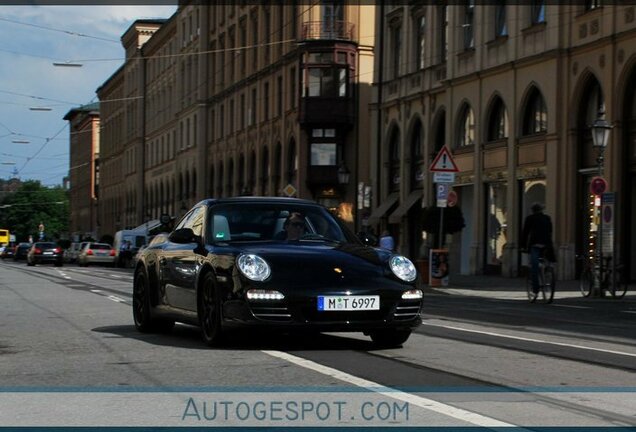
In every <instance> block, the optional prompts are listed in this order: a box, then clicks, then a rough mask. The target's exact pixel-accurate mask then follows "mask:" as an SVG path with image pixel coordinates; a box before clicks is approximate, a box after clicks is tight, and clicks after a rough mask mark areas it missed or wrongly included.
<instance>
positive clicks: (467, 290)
mask: <svg viewBox="0 0 636 432" xmlns="http://www.w3.org/2000/svg"><path fill="white" fill-rule="evenodd" d="M424 290H425V291H428V292H434V293H437V294H448V295H463V296H472V297H490V298H499V299H514V300H521V299H523V300H527V298H528V297H527V293H526V278H525V277H517V278H507V277H503V276H490V275H488V276H487V275H476V276H473V275H471V276H466V275H455V274H451V275H450V278H449V283H448V286H447V287H434V288H433V287H429V286H428V285H425V286H424ZM632 293H633V292H631V291H627V295H626V297H628V296H630V294H632ZM554 298H555V299H564V298H583V297H582V295H581V290H580V288H579V281H578V280H567V281H557V283H556V291H555V294H554Z"/></svg>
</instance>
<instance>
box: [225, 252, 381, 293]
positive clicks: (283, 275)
mask: <svg viewBox="0 0 636 432" xmlns="http://www.w3.org/2000/svg"><path fill="white" fill-rule="evenodd" d="M241 252H242V253H251V254H256V255H258V256H260V257H261V258H263V259H264V260H265V261H267V263H268V264H269V266H270V268H271V271H272V275H271V278H270V280H269V282H271V283H272V284H278V283H285V284H293V285H296V286H310V285H314V284H319V285H324V284H330V285H347V284H363V283H364V282H369V281H371V280H375V281H377V280H378V278H383V277H386V276H392V272H391V271H390V270H389V267H388V264H387V261H388V259H389V257H390V255H391V254H390V253H387V252H385V251H383V250H379V249H374V248H371V247H368V246H361V245H356V244H351V243H342V244H337V243H319V244H306V245H305V244H304V243H303V242H300V243H298V244H277V243H273V244H267V245H264V244H262V243H261V244H246V245H244V246H243V247H241V248H240V249H238V248H237V250H236V254H237V255H238V254H239V253H241Z"/></svg>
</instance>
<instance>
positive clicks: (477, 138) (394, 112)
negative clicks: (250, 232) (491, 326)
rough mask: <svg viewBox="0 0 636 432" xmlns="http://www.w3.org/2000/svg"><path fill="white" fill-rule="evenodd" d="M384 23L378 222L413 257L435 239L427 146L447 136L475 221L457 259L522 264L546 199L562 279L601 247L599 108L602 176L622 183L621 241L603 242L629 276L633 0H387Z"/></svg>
mask: <svg viewBox="0 0 636 432" xmlns="http://www.w3.org/2000/svg"><path fill="white" fill-rule="evenodd" d="M376 28H377V44H376V45H377V49H376V57H375V58H376V67H375V79H374V81H375V83H376V84H375V85H376V91H377V93H376V100H377V101H378V104H377V105H376V106H375V110H374V119H373V122H372V124H373V125H374V135H375V136H376V137H377V139H374V140H372V141H371V142H372V143H373V144H374V147H373V149H372V150H371V161H370V163H371V165H370V169H371V172H372V173H373V174H372V178H374V182H373V184H372V191H373V196H374V200H373V206H372V208H371V209H370V210H371V211H370V218H369V221H370V223H372V224H377V225H378V226H379V227H380V228H388V229H389V230H391V231H392V232H393V234H394V235H395V236H396V237H397V238H398V243H399V245H400V249H401V250H402V252H404V253H407V254H408V255H409V256H411V257H414V258H418V257H420V254H421V252H420V251H423V250H425V249H426V248H425V247H421V246H422V244H424V245H425V246H426V245H427V243H428V244H429V245H434V243H433V241H434V239H432V238H431V235H430V234H429V235H424V234H423V233H422V228H421V221H422V212H423V207H426V206H434V205H435V189H434V185H433V183H432V176H431V173H430V172H429V164H430V163H431V158H432V157H433V156H434V155H435V154H436V153H437V152H438V151H439V150H440V148H441V146H447V147H448V148H449V150H450V151H451V152H452V154H453V157H454V160H455V162H456V163H457V165H458V167H459V170H460V172H459V173H458V174H457V175H456V179H455V183H454V190H455V191H456V193H457V195H458V197H459V200H458V205H459V206H460V208H461V209H462V212H463V215H464V218H465V221H466V227H465V228H464V229H463V230H462V231H461V232H460V233H458V234H455V235H454V236H453V238H452V240H451V241H450V252H451V268H452V269H453V271H455V272H460V273H462V274H480V273H500V274H503V275H505V276H516V275H517V274H518V273H519V272H520V270H521V269H522V268H523V265H524V259H525V258H524V255H523V254H521V253H520V249H521V248H522V245H520V244H519V243H520V232H521V228H522V221H523V219H524V217H525V216H526V215H527V214H528V213H529V208H530V206H531V204H532V203H533V202H535V201H541V202H544V203H545V204H546V206H547V210H546V211H547V213H548V214H550V215H551V216H552V218H553V221H554V226H555V232H554V237H555V244H556V247H557V252H558V259H559V261H558V268H557V271H558V274H559V277H561V278H566V279H569V278H573V277H575V276H577V274H578V271H579V270H580V261H579V260H577V259H576V255H577V254H585V255H588V256H589V255H590V254H593V253H594V251H595V250H596V247H597V246H596V245H597V243H596V240H597V236H596V233H597V227H598V224H597V222H598V221H599V217H598V215H599V204H600V200H599V199H596V198H595V195H593V194H591V191H590V187H589V186H590V182H591V180H592V178H594V177H595V176H598V175H599V167H600V166H599V163H598V162H597V157H598V154H599V152H598V149H596V148H593V146H592V139H591V133H590V125H591V124H592V123H593V122H594V121H595V120H596V119H597V116H598V115H599V114H598V113H599V110H600V109H604V111H605V118H606V119H607V121H609V122H610V123H611V124H612V125H613V129H612V130H611V133H610V137H609V144H608V145H607V148H606V149H605V151H604V161H603V168H604V177H605V178H606V180H607V184H608V185H609V186H608V189H607V191H608V192H614V193H615V195H614V198H615V204H614V207H613V209H614V212H613V213H612V214H611V216H612V217H611V218H610V220H609V221H608V223H606V228H608V230H607V231H605V232H606V234H607V237H608V241H609V239H610V238H613V245H612V243H611V242H608V243H606V245H604V247H605V248H608V249H607V251H608V252H610V251H612V250H613V251H614V252H615V254H616V255H617V259H619V260H621V261H623V262H624V263H625V264H626V265H627V266H628V268H629V273H630V276H631V278H632V279H634V276H636V265H634V264H633V263H634V262H636V234H635V233H634V231H633V230H632V229H631V223H632V221H633V219H634V215H635V212H636V192H635V191H636V188H635V187H634V186H635V184H636V174H635V173H636V170H635V167H636V97H635V88H636V86H635V85H634V83H635V82H636V20H635V6H634V5H628V4H626V5H622V4H618V3H617V4H614V5H604V6H600V5H599V2H582V3H576V2H574V3H568V4H552V3H548V2H545V1H533V2H529V3H527V4H523V5H522V4H519V5H512V4H506V3H505V2H501V3H500V4H497V5H495V4H492V5H476V4H475V2H472V1H470V2H465V3H463V4H455V3H454V4H453V5H444V4H439V3H434V4H423V5H409V4H406V3H404V4H400V3H398V4H395V5H389V4H388V2H387V3H386V4H385V3H379V4H378V5H377V11H376ZM610 198H611V197H610ZM610 210H611V209H610ZM604 214H606V213H604ZM425 237H426V240H423V238H425ZM433 237H434V236H433Z"/></svg>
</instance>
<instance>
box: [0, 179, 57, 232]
mask: <svg viewBox="0 0 636 432" xmlns="http://www.w3.org/2000/svg"><path fill="white" fill-rule="evenodd" d="M68 220H69V204H68V196H67V192H66V191H65V190H64V189H63V188H62V187H60V186H55V187H52V188H48V187H45V186H42V185H41V184H40V182H39V181H36V180H29V181H26V182H24V183H22V185H21V186H20V188H19V189H18V190H17V191H16V192H15V193H13V194H10V195H8V196H6V197H5V198H4V199H3V200H2V202H1V203H0V226H1V227H3V228H7V229H9V230H10V231H11V233H13V234H15V236H16V240H17V241H27V240H28V238H29V236H30V235H31V236H33V238H34V239H37V238H38V236H39V232H38V226H39V225H40V223H42V224H43V225H44V227H45V229H44V234H45V236H46V238H47V240H48V239H59V238H60V237H61V236H62V235H63V234H66V233H67V232H68Z"/></svg>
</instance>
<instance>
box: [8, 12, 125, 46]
mask: <svg viewBox="0 0 636 432" xmlns="http://www.w3.org/2000/svg"><path fill="white" fill-rule="evenodd" d="M0 21H5V22H10V23H12V24H19V25H24V26H28V27H35V28H39V29H42V30H49V31H54V32H58V33H65V34H67V35H70V36H77V37H84V38H90V39H97V40H101V41H104V42H112V43H117V44H118V43H119V40H117V39H109V38H104V37H100V36H92V35H87V34H84V33H78V32H74V31H70V30H62V29H56V28H53V27H46V26H43V25H38V24H32V23H25V22H22V21H17V20H12V19H9V18H4V17H0Z"/></svg>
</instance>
